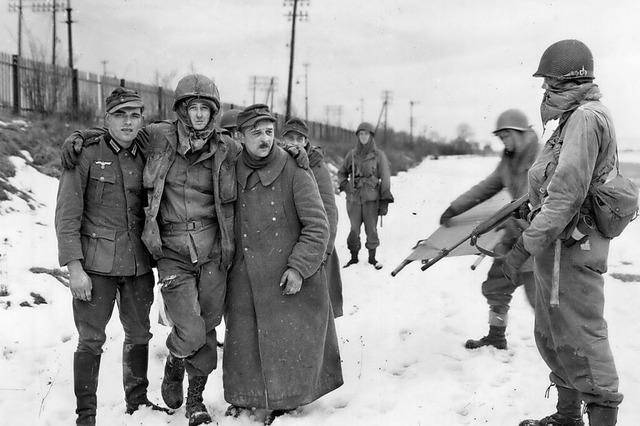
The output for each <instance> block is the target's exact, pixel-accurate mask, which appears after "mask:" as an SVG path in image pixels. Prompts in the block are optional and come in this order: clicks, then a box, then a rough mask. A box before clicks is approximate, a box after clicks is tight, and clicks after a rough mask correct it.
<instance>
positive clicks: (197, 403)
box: [184, 376, 211, 426]
mask: <svg viewBox="0 0 640 426" xmlns="http://www.w3.org/2000/svg"><path fill="white" fill-rule="evenodd" d="M207 379H208V377H207V376H189V388H188V389H187V406H186V411H185V413H184V415H185V416H186V417H187V418H188V419H189V426H196V425H201V424H208V423H211V416H210V415H209V413H208V412H207V407H205V406H204V404H203V403H202V401H203V399H202V392H204V387H205V385H206V384H207Z"/></svg>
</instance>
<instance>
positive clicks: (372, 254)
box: [369, 249, 382, 269]
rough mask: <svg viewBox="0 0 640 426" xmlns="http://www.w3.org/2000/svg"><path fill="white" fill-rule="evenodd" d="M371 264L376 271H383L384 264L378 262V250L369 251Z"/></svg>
mask: <svg viewBox="0 0 640 426" xmlns="http://www.w3.org/2000/svg"><path fill="white" fill-rule="evenodd" d="M369 263H370V264H371V265H373V267H374V268H376V269H382V263H380V262H378V261H377V260H376V249H369Z"/></svg>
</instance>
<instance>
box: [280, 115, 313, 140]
mask: <svg viewBox="0 0 640 426" xmlns="http://www.w3.org/2000/svg"><path fill="white" fill-rule="evenodd" d="M289 132H297V133H300V134H301V135H302V136H304V137H305V138H308V137H309V128H308V127H307V123H305V122H304V121H303V120H302V119H300V118H298V117H291V118H290V119H289V120H288V121H287V122H286V123H284V130H283V131H282V136H283V137H284V135H286V134H287V133H289Z"/></svg>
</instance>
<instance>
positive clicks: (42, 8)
mask: <svg viewBox="0 0 640 426" xmlns="http://www.w3.org/2000/svg"><path fill="white" fill-rule="evenodd" d="M31 9H32V10H33V11H34V12H36V13H37V12H46V13H49V12H51V14H52V22H53V46H52V49H51V64H52V65H53V66H54V67H55V66H56V45H57V44H58V31H57V24H58V20H57V18H56V14H57V12H58V11H62V10H63V9H64V7H63V6H62V4H60V3H58V0H53V1H40V2H37V3H31Z"/></svg>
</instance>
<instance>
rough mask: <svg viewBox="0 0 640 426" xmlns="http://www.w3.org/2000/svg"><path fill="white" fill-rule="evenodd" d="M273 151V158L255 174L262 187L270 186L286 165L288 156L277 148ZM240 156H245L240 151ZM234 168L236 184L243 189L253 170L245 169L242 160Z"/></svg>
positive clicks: (244, 153) (243, 152)
mask: <svg viewBox="0 0 640 426" xmlns="http://www.w3.org/2000/svg"><path fill="white" fill-rule="evenodd" d="M274 149H275V150H276V155H275V158H274V159H273V160H272V161H271V162H270V163H269V164H267V165H266V166H264V167H262V168H261V169H257V170H256V172H257V173H258V177H259V178H260V182H262V185H264V186H268V185H271V184H272V183H273V182H274V181H275V180H276V179H277V178H278V176H280V173H282V170H283V169H284V166H285V164H287V157H288V156H289V154H287V153H286V152H285V151H284V150H283V149H282V148H280V147H279V146H275V147H274ZM241 155H247V154H246V152H245V151H242V154H241ZM236 167H237V175H238V183H239V184H240V187H241V188H242V189H245V188H246V187H247V179H248V178H249V175H250V174H251V172H252V171H253V169H251V168H249V167H247V165H246V164H244V161H242V158H240V159H239V160H238V163H237V166H236Z"/></svg>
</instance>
